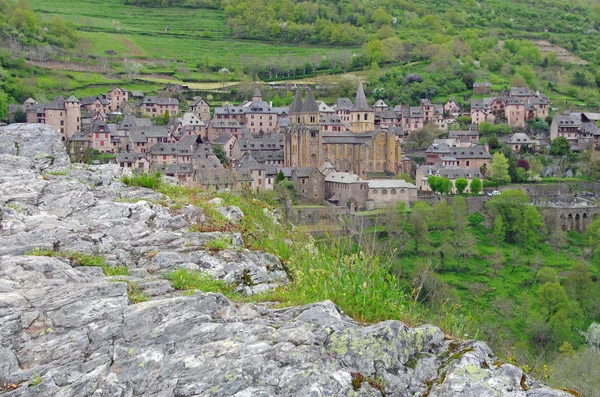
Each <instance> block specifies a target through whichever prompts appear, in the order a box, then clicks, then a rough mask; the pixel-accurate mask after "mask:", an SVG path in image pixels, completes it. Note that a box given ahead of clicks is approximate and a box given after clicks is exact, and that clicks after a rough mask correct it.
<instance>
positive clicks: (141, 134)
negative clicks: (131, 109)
mask: <svg viewBox="0 0 600 397" xmlns="http://www.w3.org/2000/svg"><path fill="white" fill-rule="evenodd" d="M169 136H170V134H169V131H167V129H166V128H165V127H163V126H152V127H138V126H135V127H131V128H130V129H129V145H130V147H131V150H132V151H133V152H135V153H146V151H147V150H148V149H149V148H151V147H152V146H154V145H156V144H157V143H168V142H169Z"/></svg>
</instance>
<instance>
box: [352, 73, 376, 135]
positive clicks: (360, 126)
mask: <svg viewBox="0 0 600 397" xmlns="http://www.w3.org/2000/svg"><path fill="white" fill-rule="evenodd" d="M374 129H375V112H373V109H372V108H371V107H370V106H369V105H368V104H367V97H366V96H365V90H364V89H363V83H362V81H361V82H360V83H359V84H358V90H356V98H355V99H354V106H352V109H350V131H352V132H356V133H360V132H365V131H373V130H374Z"/></svg>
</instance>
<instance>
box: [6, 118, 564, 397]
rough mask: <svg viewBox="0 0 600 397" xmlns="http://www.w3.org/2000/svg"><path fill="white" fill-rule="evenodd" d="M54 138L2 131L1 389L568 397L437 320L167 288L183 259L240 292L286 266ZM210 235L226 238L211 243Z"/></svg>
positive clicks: (258, 288) (40, 130) (23, 392)
mask: <svg viewBox="0 0 600 397" xmlns="http://www.w3.org/2000/svg"><path fill="white" fill-rule="evenodd" d="M36 134H37V135H39V136H40V137H38V136H37V135H36ZM50 135H51V134H50V131H49V130H48V128H47V127H40V126H25V127H24V126H16V127H15V126H10V127H8V128H4V129H0V242H1V243H0V394H2V395H3V396H10V397H15V396H54V395H56V396H63V397H71V396H73V397H75V396H77V397H80V396H111V397H112V396H120V397H125V396H154V397H159V396H160V397H162V396H182V397H184V396H237V397H242V396H248V397H249V396H315V397H317V396H380V395H382V394H383V393H385V395H386V396H394V397H396V396H398V397H400V396H418V395H424V394H427V393H428V394H429V395H430V396H456V395H464V396H477V397H485V396H498V395H506V396H525V397H526V396H530V397H534V396H535V397H537V396H557V397H558V396H565V397H568V396H569V394H567V393H564V392H561V391H556V390H550V389H548V388H545V387H543V386H542V385H539V384H538V383H536V382H535V381H534V380H533V379H531V378H529V377H528V376H527V375H526V374H524V373H523V372H522V371H521V370H520V369H519V368H517V367H514V366H512V365H508V364H504V365H499V364H498V363H497V361H496V359H495V358H494V357H493V353H492V352H491V351H490V349H489V348H488V347H487V346H486V345H485V344H483V343H480V342H475V341H466V342H462V343H459V342H457V341H451V340H447V339H446V338H445V336H444V334H443V333H442V331H440V330H439V329H438V328H436V327H433V326H422V327H418V328H409V327H407V326H406V325H405V324H403V323H401V322H399V321H386V322H382V323H379V324H374V325H370V326H360V325H359V324H357V323H356V322H354V321H353V320H352V319H351V318H349V317H347V316H345V315H344V314H343V313H342V312H341V311H340V310H339V309H338V308H337V307H336V306H335V305H334V304H333V303H332V302H329V301H325V302H319V303H314V304H311V305H307V306H302V307H291V308H285V309H272V308H269V307H268V306H267V305H251V304H242V303H235V302H231V301H229V300H228V299H227V298H225V297H224V296H223V295H221V294H213V293H203V292H195V293H193V294H182V293H181V292H178V291H174V290H173V288H172V287H171V285H170V283H169V282H168V281H167V280H165V279H164V277H162V275H163V273H166V272H170V271H173V270H176V269H181V268H185V269H191V270H201V271H205V272H208V273H210V274H212V275H213V276H214V277H217V278H220V279H222V280H225V281H226V282H229V283H231V284H233V285H237V288H238V290H239V291H241V292H243V293H246V294H248V295H250V294H254V293H258V292H262V291H264V290H266V289H268V288H272V287H274V286H277V285H280V284H283V283H285V282H286V280H287V278H286V273H285V271H284V268H283V265H282V264H281V262H280V261H279V259H278V258H276V257H274V256H273V255H270V254H267V253H264V252H256V251H250V250H247V249H245V248H244V242H243V240H242V236H241V235H240V234H236V233H232V234H229V233H198V232H189V231H188V229H189V228H190V227H191V226H192V224H193V223H194V222H195V221H196V219H194V218H198V217H199V216H200V215H201V211H200V210H199V209H194V208H193V207H184V208H181V209H178V210H174V209H168V208H166V207H164V206H163V205H162V204H160V203H166V204H169V200H168V199H167V198H166V197H163V196H161V195H160V194H157V193H156V192H154V191H152V190H148V189H131V188H129V187H127V186H125V185H124V184H123V183H121V182H120V180H119V178H120V175H121V171H120V169H118V167H111V166H99V167H87V166H78V165H71V166H69V169H68V172H67V175H57V173H47V172H46V171H47V169H48V168H49V167H54V166H58V165H61V166H62V164H63V163H64V161H66V158H65V157H64V156H62V155H61V153H64V148H63V149H62V151H61V148H60V147H59V146H57V145H61V143H60V142H59V141H58V138H57V137H56V136H54V137H52V136H50ZM34 137H35V138H36V139H33V138H34ZM15 141H18V142H19V153H18V154H19V156H15V154H16V152H15V151H14V150H13V149H14V142H15ZM40 142H41V143H40ZM11 145H12V146H11ZM40 153H41V154H40ZM44 153H48V154H47V155H46V154H44ZM47 156H53V158H54V160H53V161H54V163H52V164H50V163H51V160H50V159H49V158H48V157H47ZM217 204H219V205H221V208H226V207H222V202H220V203H217ZM238 210H239V209H238ZM228 211H231V210H230V209H229V210H228ZM231 212H232V213H235V212H236V211H235V210H233V211H231ZM240 213H241V211H240ZM238 215H239V216H242V215H243V214H242V215H240V214H238ZM239 219H241V218H238V221H239ZM215 240H220V241H223V240H226V241H228V242H229V243H228V247H227V248H226V249H224V250H219V251H215V250H211V249H208V248H210V247H211V246H213V247H214V246H215V244H213V243H211V242H213V241H215ZM34 248H40V249H48V250H54V251H77V252H82V253H88V254H94V255H96V254H100V255H102V256H103V257H104V258H105V259H106V260H107V261H108V262H110V263H112V264H113V265H120V266H127V267H128V269H129V275H128V276H111V277H106V276H105V275H104V272H103V270H102V269H100V268H96V267H76V265H75V264H73V263H71V262H70V261H69V260H68V259H64V258H51V257H45V256H29V255H26V254H27V253H28V252H29V251H31V250H32V249H34ZM140 294H145V297H146V298H147V299H148V300H146V301H142V302H140V303H136V304H134V303H133V302H134V301H141V300H142V299H139V295H140ZM136 295H137V298H138V299H134V298H135V297H136ZM5 384H6V385H9V387H8V389H6V388H4V385H5ZM10 385H15V387H12V386H10Z"/></svg>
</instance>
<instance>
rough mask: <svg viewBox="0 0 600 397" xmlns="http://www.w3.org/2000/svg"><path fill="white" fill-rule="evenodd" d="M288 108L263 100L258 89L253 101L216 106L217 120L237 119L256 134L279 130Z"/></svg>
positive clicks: (215, 115)
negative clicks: (240, 104)
mask: <svg viewBox="0 0 600 397" xmlns="http://www.w3.org/2000/svg"><path fill="white" fill-rule="evenodd" d="M286 116H287V109H286V108H279V107H272V106H271V105H270V104H268V103H267V102H265V101H263V100H262V96H261V95H260V91H258V90H256V91H255V92H254V95H253V97H252V101H249V102H246V103H245V104H243V105H242V106H229V105H228V106H224V107H217V108H215V112H214V118H215V119H216V120H228V121H237V122H238V123H239V124H240V125H242V126H245V127H246V128H247V129H248V131H249V132H250V133H252V134H254V135H258V134H264V133H272V132H279V130H280V124H279V123H280V120H283V119H286Z"/></svg>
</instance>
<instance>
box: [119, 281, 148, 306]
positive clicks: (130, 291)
mask: <svg viewBox="0 0 600 397" xmlns="http://www.w3.org/2000/svg"><path fill="white" fill-rule="evenodd" d="M111 281H113V282H115V283H125V284H127V297H128V298H129V301H130V302H131V303H133V304H136V303H140V302H145V301H147V300H148V296H146V294H144V293H143V292H142V290H141V289H140V287H139V286H138V283H136V282H133V281H129V280H124V279H115V280H111Z"/></svg>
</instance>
